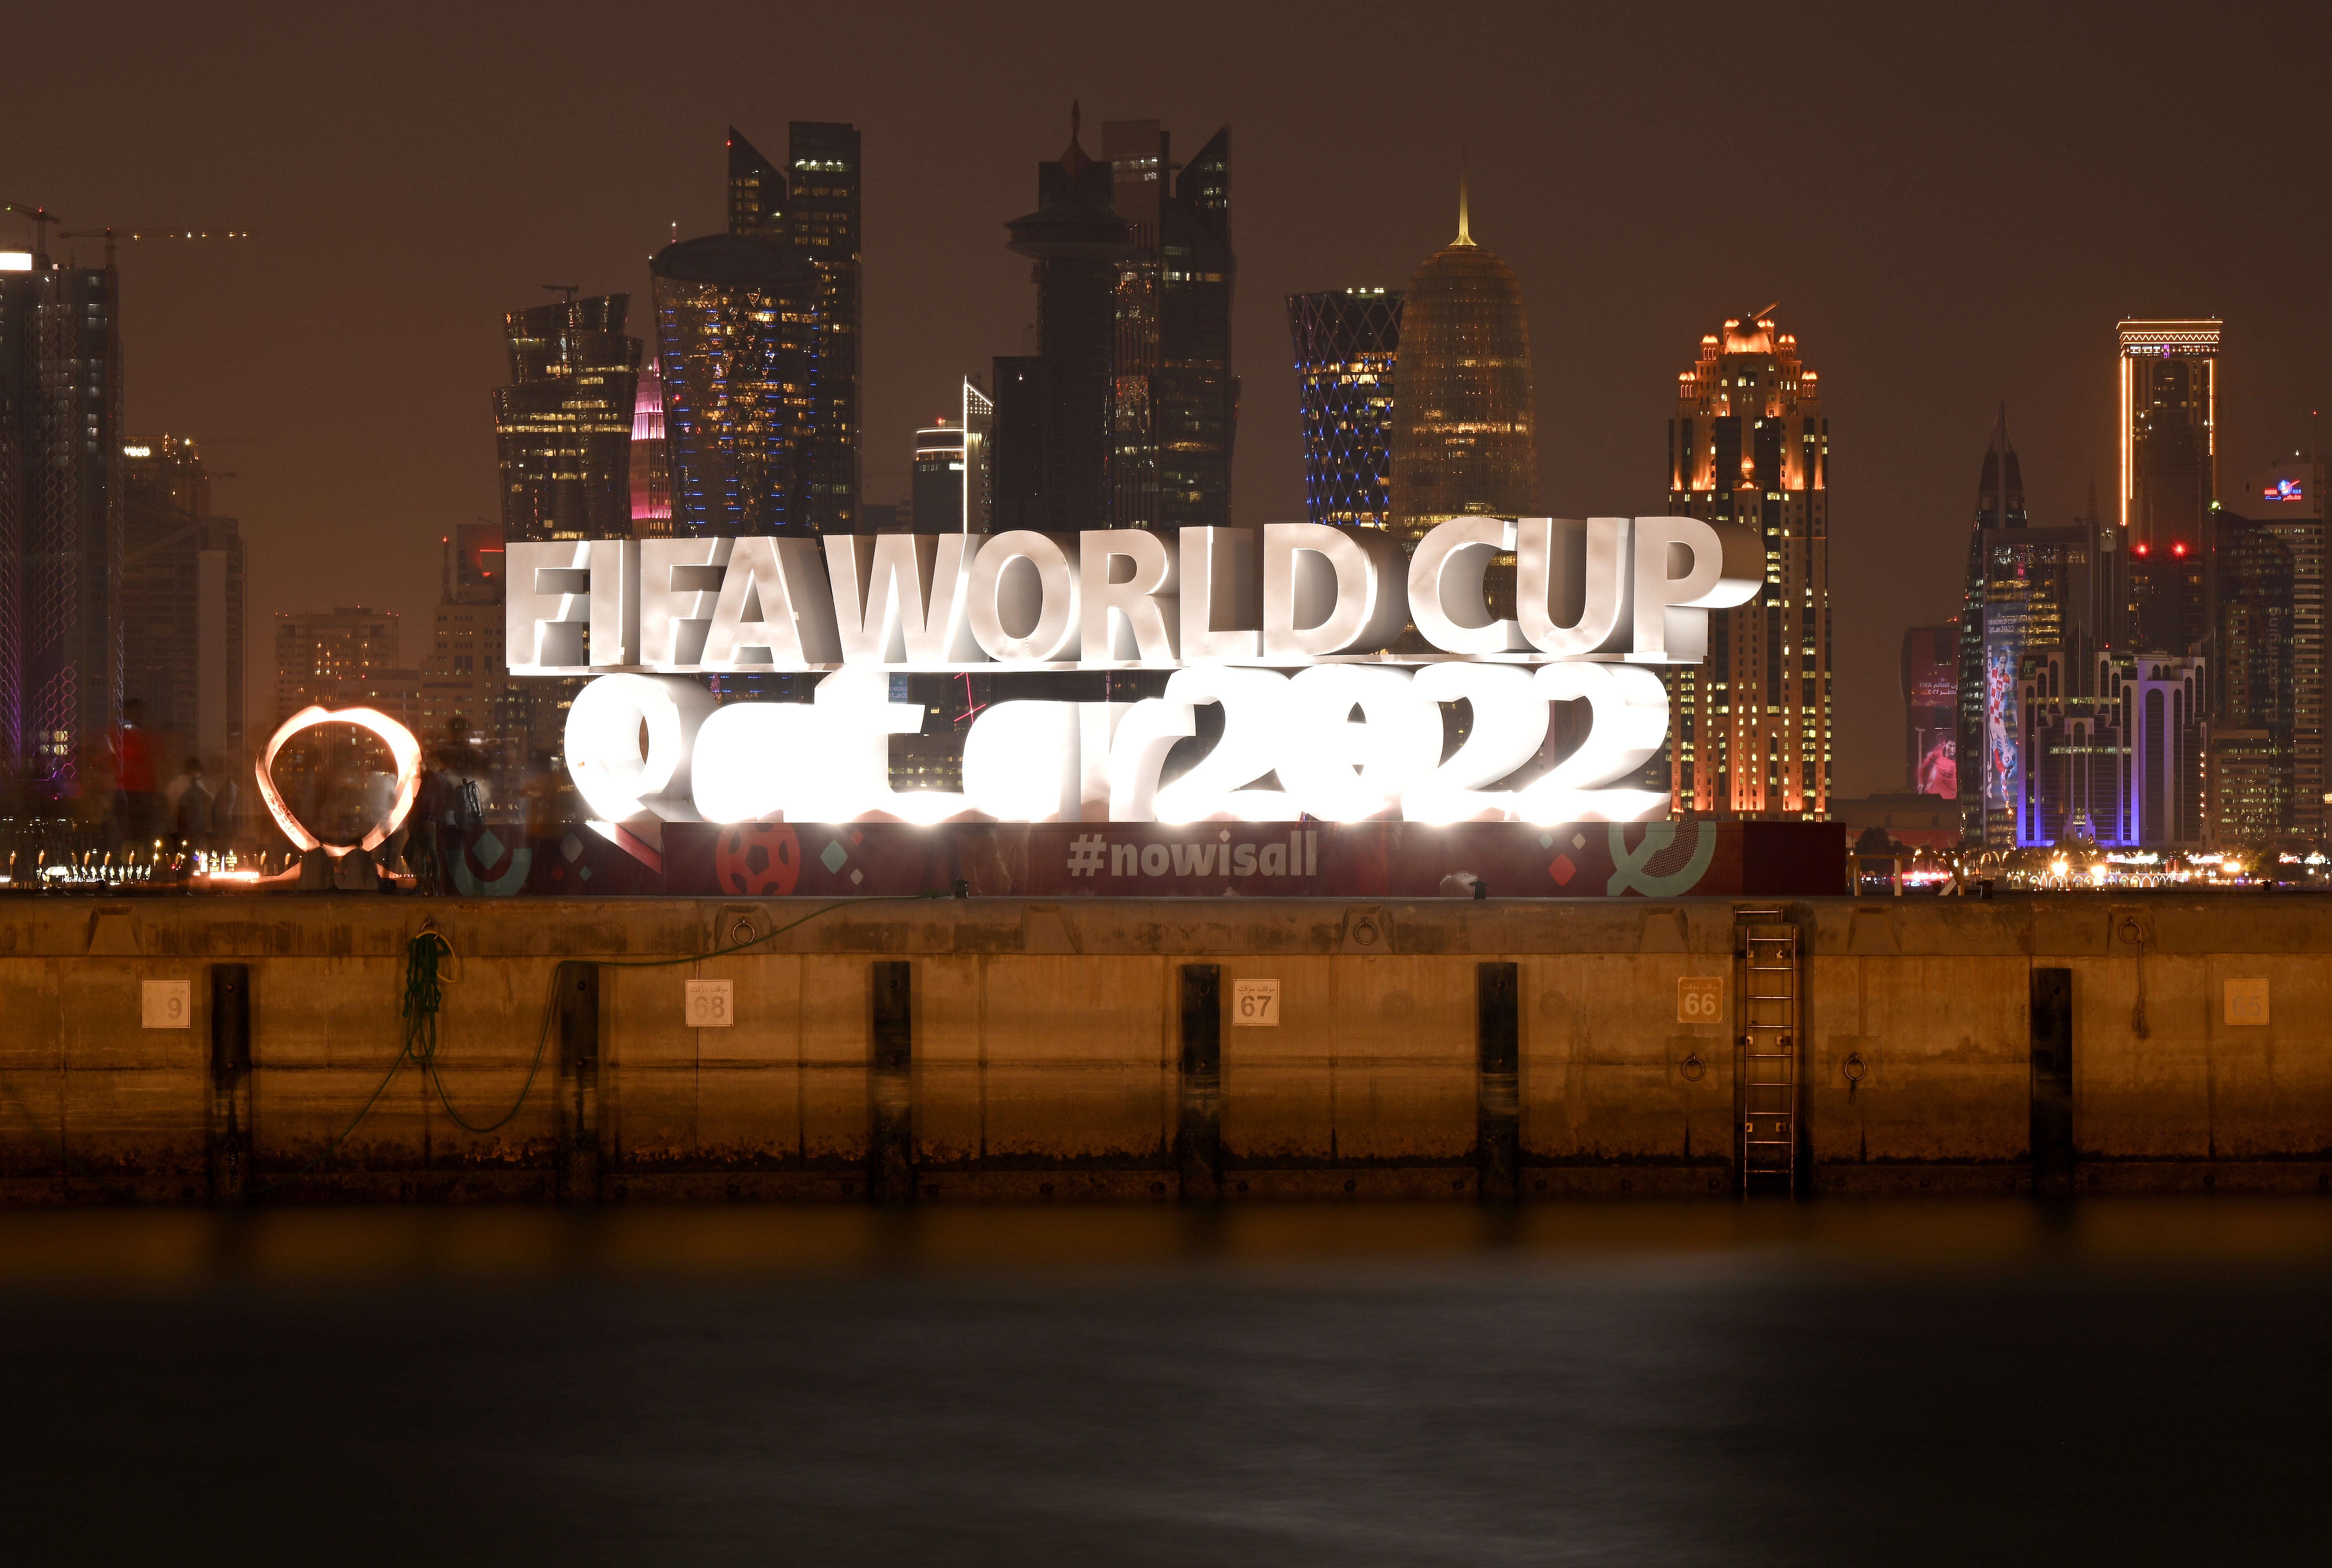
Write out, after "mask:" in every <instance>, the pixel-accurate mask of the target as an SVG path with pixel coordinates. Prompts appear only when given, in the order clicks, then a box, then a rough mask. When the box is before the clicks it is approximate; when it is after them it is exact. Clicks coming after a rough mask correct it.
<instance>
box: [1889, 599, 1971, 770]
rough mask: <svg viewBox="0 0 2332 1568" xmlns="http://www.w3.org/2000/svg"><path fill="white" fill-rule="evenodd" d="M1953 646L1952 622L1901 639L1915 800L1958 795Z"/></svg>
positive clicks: (1956, 686) (1957, 675)
mask: <svg viewBox="0 0 2332 1568" xmlns="http://www.w3.org/2000/svg"><path fill="white" fill-rule="evenodd" d="M1959 641H1960V628H1959V623H1958V622H1956V621H1946V622H1945V623H1944V624H1943V625H1942V626H1913V627H1912V628H1911V629H1910V630H1909V631H1907V632H1905V633H1904V634H1903V716H1904V730H1905V734H1906V737H1907V741H1908V744H1909V751H1908V756H1907V762H1908V764H1909V766H1910V771H1911V788H1912V789H1913V790H1914V791H1916V793H1918V794H1921V795H1942V796H1946V797H1949V796H1954V795H1956V794H1957V793H1958V792H1959V768H1958V763H1957V756H1958V751H1959V745H1958V729H1957V726H1958V723H1959V690H1960V670H1959V652H1960V650H1959Z"/></svg>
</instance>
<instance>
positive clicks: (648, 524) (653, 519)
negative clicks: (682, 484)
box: [632, 354, 672, 539]
mask: <svg viewBox="0 0 2332 1568" xmlns="http://www.w3.org/2000/svg"><path fill="white" fill-rule="evenodd" d="M671 531H672V444H671V443H670V442H669V441H667V440H665V439H664V377H663V375H662V374H661V372H660V371H659V370H658V368H657V364H656V358H655V355H653V354H651V355H649V356H648V358H647V362H646V363H645V364H644V365H642V366H641V367H640V389H639V392H638V395H637V396H636V397H635V398H634V399H633V402H632V532H633V534H634V535H636V537H638V538H641V539H648V538H651V537H654V536H655V535H658V534H668V533H670V532H671Z"/></svg>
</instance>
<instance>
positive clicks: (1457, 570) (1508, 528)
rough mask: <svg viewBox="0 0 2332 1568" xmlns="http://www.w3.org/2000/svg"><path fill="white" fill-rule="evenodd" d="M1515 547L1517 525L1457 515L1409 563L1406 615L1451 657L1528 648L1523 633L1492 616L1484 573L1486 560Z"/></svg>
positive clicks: (1423, 543) (1434, 532) (1428, 537)
mask: <svg viewBox="0 0 2332 1568" xmlns="http://www.w3.org/2000/svg"><path fill="white" fill-rule="evenodd" d="M1514 548H1515V525H1514V524H1513V523H1511V522H1508V521H1505V519H1504V518H1499V517H1459V518H1453V519H1451V520H1450V521H1448V522H1445V523H1441V524H1439V525H1438V526H1437V527H1435V528H1434V529H1433V530H1431V531H1429V532H1428V533H1427V534H1426V536H1425V537H1424V538H1423V539H1421V540H1419V541H1418V545H1417V553H1416V554H1415V555H1413V556H1411V557H1410V561H1409V613H1410V618H1411V619H1413V620H1415V621H1416V622H1417V629H1418V630H1419V632H1421V633H1423V634H1424V636H1425V640H1426V641H1427V642H1429V643H1431V644H1432V645H1434V646H1435V647H1437V648H1441V649H1445V650H1447V651H1448V652H1449V653H1453V654H1503V653H1505V652H1507V651H1509V650H1511V649H1515V648H1522V647H1526V646H1528V645H1527V644H1525V643H1524V641H1523V634H1522V629H1521V628H1520V627H1519V626H1515V623H1514V622H1512V621H1502V620H1500V619H1498V618H1497V617H1495V616H1493V615H1492V614H1490V606H1489V600H1488V598H1486V596H1485V595H1484V593H1483V591H1482V574H1483V572H1484V571H1486V570H1487V569H1488V568H1489V565H1490V558H1491V557H1492V556H1494V555H1496V554H1497V553H1498V552H1500V551H1501V550H1513V549H1514Z"/></svg>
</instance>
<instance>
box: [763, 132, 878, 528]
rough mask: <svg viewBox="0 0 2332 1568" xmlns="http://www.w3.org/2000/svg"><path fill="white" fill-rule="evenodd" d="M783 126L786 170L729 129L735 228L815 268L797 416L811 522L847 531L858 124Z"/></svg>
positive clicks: (857, 477)
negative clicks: (812, 318)
mask: <svg viewBox="0 0 2332 1568" xmlns="http://www.w3.org/2000/svg"><path fill="white" fill-rule="evenodd" d="M786 132H787V167H784V168H782V169H781V168H779V167H777V166H776V165H775V164H773V163H772V162H771V161H770V160H769V158H764V157H763V156H762V155H761V153H760V150H759V149H758V148H755V147H754V146H753V144H752V143H751V142H749V141H747V140H746V139H744V138H743V137H742V136H741V135H739V134H738V131H737V128H736V127H735V126H731V127H730V128H729V232H730V233H731V234H742V235H747V236H750V237H752V238H757V239H764V240H769V241H773V242H776V243H779V244H785V245H787V246H788V247H790V248H791V249H792V250H794V251H795V252H797V253H798V254H800V255H801V257H802V258H803V259H804V260H806V261H808V263H810V264H811V265H812V266H814V267H816V268H817V321H816V324H815V327H814V328H813V330H812V333H811V337H810V343H809V357H810V359H811V369H810V375H809V378H808V384H807V386H806V387H805V389H804V391H803V393H802V395H801V397H800V399H799V401H800V405H801V406H800V412H799V414H798V418H799V420H800V422H801V424H802V425H803V426H804V428H805V429H807V430H808V431H809V432H811V435H810V436H809V441H808V448H807V454H806V461H807V464H808V473H807V476H806V479H805V483H806V484H807V485H808V508H809V515H808V524H809V526H810V527H811V528H812V529H814V530H816V531H818V532H820V533H823V532H826V531H828V530H831V531H835V532H836V533H848V532H851V531H853V528H854V527H855V521H856V517H857V509H858V504H859V501H860V499H861V492H862V490H863V476H862V473H861V459H860V454H859V432H858V420H859V389H860V382H861V379H862V371H863V360H864V356H865V350H864V348H863V346H862V344H861V341H860V339H861V329H862V325H863V322H864V320H865V311H864V305H863V300H864V294H865V287H864V281H863V277H862V273H863V269H864V257H863V253H862V251H861V248H860V234H861V224H860V206H861V194H862V182H861V171H860V150H859V134H858V130H857V129H856V128H855V127H854V126H850V125H846V124H836V123H832V122H829V121H824V120H794V121H793V122H791V123H790V124H789V125H788V127H787V128H786Z"/></svg>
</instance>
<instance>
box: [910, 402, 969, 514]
mask: <svg viewBox="0 0 2332 1568" xmlns="http://www.w3.org/2000/svg"><path fill="white" fill-rule="evenodd" d="M963 479H964V467H963V426H962V425H951V424H949V423H948V422H947V416H945V415H941V416H940V417H939V419H938V420H937V421H936V422H934V423H932V424H931V425H925V426H924V427H923V428H922V429H921V430H918V431H916V432H915V469H914V480H913V484H914V488H913V499H912V502H911V504H912V506H913V515H914V530H915V531H916V532H917V533H961V532H963V531H964V526H963Z"/></svg>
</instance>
